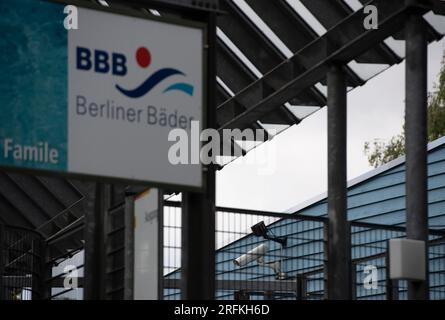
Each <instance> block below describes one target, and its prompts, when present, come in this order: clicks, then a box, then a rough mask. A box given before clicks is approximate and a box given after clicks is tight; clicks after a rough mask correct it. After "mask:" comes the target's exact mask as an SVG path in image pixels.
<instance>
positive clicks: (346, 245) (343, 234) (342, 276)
mask: <svg viewBox="0 0 445 320" xmlns="http://www.w3.org/2000/svg"><path fill="white" fill-rule="evenodd" d="M327 79H328V218H329V223H328V234H329V237H328V298H329V299H351V298H352V294H351V292H352V287H351V286H352V282H351V271H350V270H351V247H350V229H349V224H348V221H347V200H346V186H347V185H346V169H347V164H346V159H347V158H346V147H347V145H346V142H347V139H346V115H347V112H346V106H347V93H346V78H345V73H344V71H343V69H342V66H341V65H340V64H333V65H332V66H331V67H330V69H329V72H328V75H327Z"/></svg>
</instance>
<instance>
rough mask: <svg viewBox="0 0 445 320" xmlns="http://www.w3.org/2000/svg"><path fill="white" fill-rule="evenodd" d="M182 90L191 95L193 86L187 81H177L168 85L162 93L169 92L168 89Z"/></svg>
mask: <svg viewBox="0 0 445 320" xmlns="http://www.w3.org/2000/svg"><path fill="white" fill-rule="evenodd" d="M174 90H176V91H182V92H184V93H186V94H188V95H189V96H193V86H192V85H190V84H188V83H182V82H178V83H175V84H172V85H171V86H170V87H168V88H167V89H165V90H164V93H166V92H169V91H174Z"/></svg>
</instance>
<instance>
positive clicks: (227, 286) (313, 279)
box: [163, 201, 445, 300]
mask: <svg viewBox="0 0 445 320" xmlns="http://www.w3.org/2000/svg"><path fill="white" fill-rule="evenodd" d="M163 218H164V237H163V238H164V243H163V252H164V270H163V271H164V280H163V282H164V283H163V288H164V292H163V293H164V299H180V296H181V290H180V288H181V286H180V279H181V270H180V267H181V208H180V203H178V202H171V201H167V202H166V203H165V206H164V216H163ZM215 219H216V234H215V237H216V244H217V252H216V292H215V297H216V299H280V300H287V299H309V300H318V299H325V298H326V297H327V281H328V279H327V232H328V229H327V219H326V218H325V217H317V216H307V215H306V216H303V215H290V214H284V213H274V212H262V211H255V210H242V209H234V208H217V210H216V217H215ZM260 221H264V222H265V224H266V225H267V228H268V230H269V233H270V234H271V235H275V236H277V237H286V239H287V244H286V246H285V247H281V245H280V244H279V243H277V242H274V241H271V240H267V239H264V238H263V237H257V236H255V235H254V234H253V233H252V230H251V226H253V225H255V224H256V223H258V222H260ZM350 232H351V258H352V259H351V264H352V275H351V277H352V284H353V285H352V286H353V288H352V293H353V298H354V299H359V300H365V299H366V300H370V299H404V298H406V283H405V282H404V281H398V282H395V281H390V280H389V279H388V275H387V274H388V268H387V252H388V240H389V239H393V238H404V237H405V228H404V227H401V226H390V225H380V224H371V223H365V222H359V221H351V222H350ZM429 234H430V235H429V239H430V242H429V246H428V250H429V258H430V259H429V275H430V277H429V281H430V297H431V299H445V231H440V230H430V233H429ZM262 244H264V245H266V246H267V252H265V253H264V254H262V256H263V257H262V259H258V258H259V256H258V257H254V258H253V259H251V260H250V261H249V262H248V263H245V264H241V265H236V264H235V263H234V260H235V259H236V258H239V257H241V256H242V255H244V254H246V253H248V252H249V250H252V249H254V248H256V247H258V246H260V245H262ZM273 263H275V264H273ZM277 266H278V267H277ZM370 270H375V272H376V273H375V274H376V279H373V280H375V282H372V283H368V282H367V281H368V280H367V278H366V277H367V276H368V275H369V274H370Z"/></svg>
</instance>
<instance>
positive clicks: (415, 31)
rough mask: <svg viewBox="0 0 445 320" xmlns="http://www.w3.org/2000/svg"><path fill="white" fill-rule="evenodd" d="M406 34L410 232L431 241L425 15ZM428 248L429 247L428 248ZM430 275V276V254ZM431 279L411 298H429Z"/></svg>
mask: <svg viewBox="0 0 445 320" xmlns="http://www.w3.org/2000/svg"><path fill="white" fill-rule="evenodd" d="M405 37H406V84H405V85H406V110H405V137H406V236H407V238H408V239H415V240H422V241H425V244H427V243H428V206H427V203H428V193H427V103H428V101H427V59H428V57H427V40H426V28H425V22H424V20H423V19H422V15H421V14H419V13H412V14H411V15H410V16H409V17H408V18H407V21H406V25H405ZM426 250H427V252H428V249H426ZM425 256H426V261H425V264H426V266H427V267H426V278H427V279H428V254H426V255H425ZM428 297H429V293H428V280H426V281H417V282H414V281H409V282H408V298H409V299H416V300H417V299H422V300H423V299H428Z"/></svg>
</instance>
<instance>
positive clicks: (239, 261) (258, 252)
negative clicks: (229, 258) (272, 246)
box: [233, 244, 268, 267]
mask: <svg viewBox="0 0 445 320" xmlns="http://www.w3.org/2000/svg"><path fill="white" fill-rule="evenodd" d="M267 250H268V249H267V246H266V245H265V244H260V245H259V246H258V247H255V248H253V249H252V250H250V251H249V252H247V253H245V254H243V255H242V256H240V257H238V258H236V259H235V260H233V263H234V264H235V265H236V266H238V267H242V266H245V265H246V264H248V263H250V262H252V261H255V260H260V259H262V258H263V256H264V255H265V254H266V252H267Z"/></svg>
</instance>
